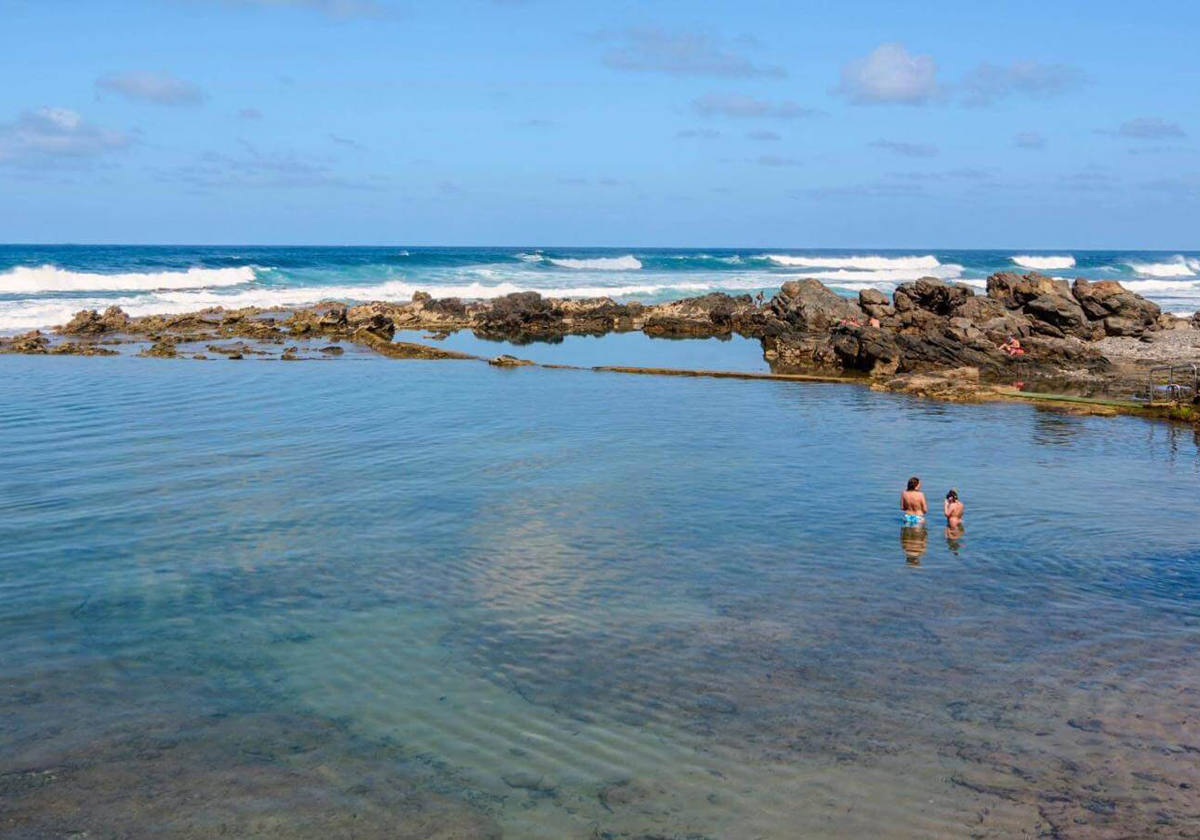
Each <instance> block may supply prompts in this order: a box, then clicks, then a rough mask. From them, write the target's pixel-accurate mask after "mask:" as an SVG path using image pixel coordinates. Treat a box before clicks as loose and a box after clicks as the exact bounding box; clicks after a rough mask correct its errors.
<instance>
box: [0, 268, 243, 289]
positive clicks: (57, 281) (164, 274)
mask: <svg viewBox="0 0 1200 840" xmlns="http://www.w3.org/2000/svg"><path fill="white" fill-rule="evenodd" d="M254 279H255V274H254V268H253V267H252V266H248V265H244V266H239V267H237V268H189V269H187V270H186V271H158V272H148V273H127V274H94V273H90V272H82V271H68V270H67V269H64V268H59V267H58V266H55V265H40V266H24V265H19V266H17V267H16V268H13V269H10V270H9V271H5V272H3V273H2V274H0V294H10V295H12V294H18V295H19V294H36V293H38V292H124V291H152V290H154V289H204V288H209V287H213V286H240V285H242V284H243V283H250V282H252V281H253V280H254Z"/></svg>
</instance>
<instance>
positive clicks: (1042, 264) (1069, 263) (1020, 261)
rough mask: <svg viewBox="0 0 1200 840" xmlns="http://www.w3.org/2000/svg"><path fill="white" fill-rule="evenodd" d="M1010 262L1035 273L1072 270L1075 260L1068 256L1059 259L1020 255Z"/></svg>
mask: <svg viewBox="0 0 1200 840" xmlns="http://www.w3.org/2000/svg"><path fill="white" fill-rule="evenodd" d="M1012 261H1013V262H1014V263H1016V264H1017V265H1019V266H1021V267H1022V268H1032V269H1035V270H1037V271H1061V270H1062V269H1064V268H1074V267H1075V258H1074V257H1073V256H1071V255H1070V254H1067V255H1065V256H1061V257H1038V256H1033V255H1031V254H1020V255H1018V256H1015V257H1013V258H1012Z"/></svg>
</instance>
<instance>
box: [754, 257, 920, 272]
mask: <svg viewBox="0 0 1200 840" xmlns="http://www.w3.org/2000/svg"><path fill="white" fill-rule="evenodd" d="M762 259H767V260H770V261H771V262H773V263H775V264H776V265H782V266H787V267H789V268H827V269H828V268H839V269H851V270H858V271H905V272H908V274H910V275H911V274H912V272H913V271H928V270H930V269H936V268H938V267H939V266H941V263H940V262H939V261H938V258H937V257H935V256H933V255H932V254H930V255H926V256H924V257H807V256H806V257H794V256H791V255H790V254H764V255H763V256H762Z"/></svg>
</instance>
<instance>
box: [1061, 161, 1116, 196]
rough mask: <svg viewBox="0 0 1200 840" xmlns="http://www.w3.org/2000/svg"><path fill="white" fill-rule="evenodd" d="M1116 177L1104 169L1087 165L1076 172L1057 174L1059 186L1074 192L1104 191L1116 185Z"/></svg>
mask: <svg viewBox="0 0 1200 840" xmlns="http://www.w3.org/2000/svg"><path fill="white" fill-rule="evenodd" d="M1117 182H1118V179H1117V178H1116V177H1115V176H1114V175H1112V174H1111V173H1110V172H1108V171H1107V170H1105V169H1101V168H1100V167H1098V166H1089V167H1086V168H1084V169H1081V170H1080V171H1078V172H1072V173H1069V174H1066V175H1061V176H1059V179H1058V183H1059V185H1060V186H1061V187H1063V188H1064V189H1068V190H1073V191H1076V192H1106V191H1108V190H1111V189H1113V188H1114V187H1115V186H1116V185H1117Z"/></svg>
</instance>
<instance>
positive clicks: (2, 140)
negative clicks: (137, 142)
mask: <svg viewBox="0 0 1200 840" xmlns="http://www.w3.org/2000/svg"><path fill="white" fill-rule="evenodd" d="M132 142H133V141H132V138H130V137H129V135H127V134H122V133H120V132H117V131H108V130H106V129H102V128H100V127H98V126H95V125H92V124H91V123H89V122H88V121H87V120H85V119H84V118H83V117H82V116H80V115H79V114H78V113H76V112H75V111H72V110H70V109H68V108H52V107H49V106H46V107H43V108H39V109H37V110H36V111H25V112H23V113H22V114H21V115H20V116H19V117H18V118H17V119H16V120H15V121H13V122H9V123H0V163H11V164H16V165H37V164H38V163H45V162H49V161H52V160H57V159H62V158H76V159H88V158H96V157H99V156H100V155H103V154H105V153H107V152H112V151H116V150H118V149H124V148H126V147H127V146H129V145H130V144H131V143H132Z"/></svg>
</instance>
